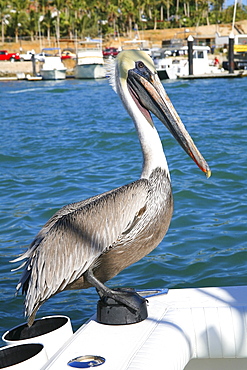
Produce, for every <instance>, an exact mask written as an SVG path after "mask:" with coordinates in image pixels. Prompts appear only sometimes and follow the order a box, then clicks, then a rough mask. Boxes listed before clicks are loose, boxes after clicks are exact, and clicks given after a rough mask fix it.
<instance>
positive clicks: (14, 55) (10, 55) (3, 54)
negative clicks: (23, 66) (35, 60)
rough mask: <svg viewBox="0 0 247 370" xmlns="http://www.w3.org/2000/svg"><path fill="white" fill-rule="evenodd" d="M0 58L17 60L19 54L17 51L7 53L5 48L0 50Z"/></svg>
mask: <svg viewBox="0 0 247 370" xmlns="http://www.w3.org/2000/svg"><path fill="white" fill-rule="evenodd" d="M0 60H8V61H11V62H14V61H19V60H20V54H19V53H8V51H7V50H0Z"/></svg>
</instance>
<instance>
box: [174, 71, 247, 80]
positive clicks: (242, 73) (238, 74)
mask: <svg viewBox="0 0 247 370" xmlns="http://www.w3.org/2000/svg"><path fill="white" fill-rule="evenodd" d="M240 77H247V71H242V70H241V71H236V72H234V73H229V72H227V71H226V72H222V73H209V74H203V75H188V76H180V77H179V76H178V79H179V80H197V79H203V78H240Z"/></svg>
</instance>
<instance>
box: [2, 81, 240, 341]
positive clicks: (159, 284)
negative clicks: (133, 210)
mask: <svg viewBox="0 0 247 370" xmlns="http://www.w3.org/2000/svg"><path fill="white" fill-rule="evenodd" d="M164 86H165V88H166V91H167V93H168V95H169V96H170V98H171V100H172V102H173V104H174V106H175V107H176V109H177V111H178V113H179V114H180V116H181V118H182V120H183V122H184V123H185V125H186V127H187V129H188V131H189V132H190V134H191V136H192V137H193V139H194V141H195V142H196V144H197V146H198V148H199V150H200V151H201V152H202V154H203V155H204V157H205V158H206V160H207V161H208V164H209V165H210V167H211V170H212V177H211V178H209V179H206V177H205V176H204V174H203V173H202V172H201V171H200V170H199V169H198V168H197V166H196V165H195V164H194V162H193V161H192V160H191V159H190V158H189V157H188V156H187V155H186V154H185V152H184V151H183V150H182V149H181V147H180V146H179V145H178V143H177V142H176V141H175V140H174V139H173V137H172V136H171V135H170V133H169V132H168V131H167V129H166V128H165V127H164V126H163V125H162V124H161V123H160V122H159V121H158V120H156V119H154V122H155V124H156V126H157V128H158V130H159V133H160V137H161V139H162V143H163V146H164V150H165V153H166V156H167V160H168V163H169V168H170V172H171V178H172V185H173V194H174V200H175V209H174V215H173V219H172V222H171V225H170V229H169V231H168V233H167V235H166V237H165V238H164V240H163V241H162V243H161V244H160V245H159V246H158V247H157V248H156V249H155V250H154V251H153V252H152V253H151V254H149V255H148V256H146V257H145V258H143V259H142V260H141V261H139V262H137V263H136V264H134V265H132V266H130V267H129V268H127V269H126V270H124V271H122V272H121V273H120V274H119V275H118V276H116V277H115V278H114V279H112V280H111V281H109V282H108V283H107V284H108V286H110V287H120V286H131V287H134V288H137V289H138V288H163V287H167V288H181V289H182V288H186V287H205V286H229V285H246V284H247V271H246V270H247V269H246V265H247V198H246V185H247V106H246V102H247V79H245V78H239V79H208V80H206V79H205V80H194V81H173V82H171V81H168V82H164ZM0 104H1V120H0V129H1V135H0V142H1V145H0V259H1V260H0V271H1V285H0V317H1V321H0V333H1V334H3V333H4V332H5V331H6V330H7V329H9V328H11V327H13V326H15V325H19V324H21V323H23V322H24V321H25V318H24V317H23V297H22V296H21V294H19V295H18V296H15V286H16V284H17V282H18V278H19V276H20V272H19V271H14V272H11V269H12V268H15V267H17V266H18V264H10V263H9V261H10V260H12V259H14V258H15V257H16V256H18V255H19V254H20V253H22V252H23V251H24V250H25V249H26V247H27V246H28V244H29V243H30V242H31V241H32V240H33V238H34V236H35V235H36V233H37V232H38V231H39V230H40V228H41V227H42V225H44V223H45V222H46V221H47V220H48V219H49V217H51V216H52V215H53V213H54V212H56V211H57V210H58V209H59V208H61V207H62V206H63V205H65V204H68V203H71V202H75V201H79V200H81V199H85V198H87V197H90V196H92V195H95V194H98V193H101V192H103V191H106V190H110V189H112V188H114V187H117V186H121V185H123V184H126V183H128V182H130V181H134V180H135V179H137V178H138V177H139V175H140V172H141V168H142V155H141V151H140V146H139V142H138V139H137V135H136V132H135V129H134V126H133V123H132V121H131V119H130V118H129V116H128V114H127V113H126V111H125V110H124V108H123V106H122V104H121V102H120V100H119V98H118V96H117V95H116V94H115V93H114V92H113V90H112V89H111V87H110V86H109V83H108V81H107V80H101V81H82V80H72V79H70V80H65V81H51V82H48V81H39V82H29V81H18V82H14V81H12V82H11V81H10V82H0ZM97 300H98V296H97V294H96V292H95V289H94V288H90V289H88V290H84V291H66V292H63V293H60V294H58V295H56V296H55V297H53V298H51V299H49V300H48V301H47V302H46V303H45V304H44V305H43V306H42V307H41V309H40V310H39V311H38V314H37V317H42V316H46V315H54V314H66V315H68V316H69V317H70V318H71V321H72V324H73V328H74V329H75V330H76V329H77V328H78V327H79V326H80V325H81V324H83V323H84V322H85V320H86V319H88V318H89V317H90V316H91V315H92V314H93V313H94V312H95V310H96V303H97Z"/></svg>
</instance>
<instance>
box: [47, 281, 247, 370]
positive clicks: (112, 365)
mask: <svg viewBox="0 0 247 370" xmlns="http://www.w3.org/2000/svg"><path fill="white" fill-rule="evenodd" d="M246 329H247V286H243V287H226V288H191V289H172V290H169V291H168V294H161V295H156V296H153V297H150V298H148V318H147V319H146V320H144V321H142V322H140V323H137V324H131V325H112V326H111V325H103V324H100V323H98V322H97V321H96V318H95V317H93V318H92V319H91V320H89V321H88V322H87V323H86V324H85V325H83V326H82V327H81V328H80V329H79V330H78V331H77V332H76V333H75V334H74V335H73V336H72V337H71V338H70V339H69V340H68V342H67V343H65V344H64V346H63V347H62V348H61V349H60V350H59V351H58V352H57V353H56V354H55V355H54V356H53V357H52V358H51V359H50V360H49V361H48V362H47V363H46V365H45V366H44V367H42V370H45V369H47V370H48V369H51V370H55V369H56V370H58V369H59V370H68V369H69V368H70V367H69V366H68V365H67V364H68V362H69V361H70V360H72V359H74V358H76V357H78V356H86V355H94V356H101V357H103V358H104V359H105V362H104V363H103V364H102V365H99V366H98V368H99V369H102V370H124V369H129V370H150V369H156V370H157V369H166V370H173V369H176V370H179V369H181V370H182V369H186V370H195V369H197V370H198V369H199V368H200V370H204V369H208V370H214V369H215V370H216V369H217V370H220V369H224V370H228V369H233V368H234V370H243V369H245V370H246V369H247V337H246ZM191 360H192V361H191ZM83 367H85V366H84V364H83Z"/></svg>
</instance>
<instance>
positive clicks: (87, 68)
mask: <svg viewBox="0 0 247 370" xmlns="http://www.w3.org/2000/svg"><path fill="white" fill-rule="evenodd" d="M74 75H75V78H82V79H97V78H105V77H106V70H105V67H104V65H103V64H80V65H79V64H77V65H76V66H75V69H74Z"/></svg>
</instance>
